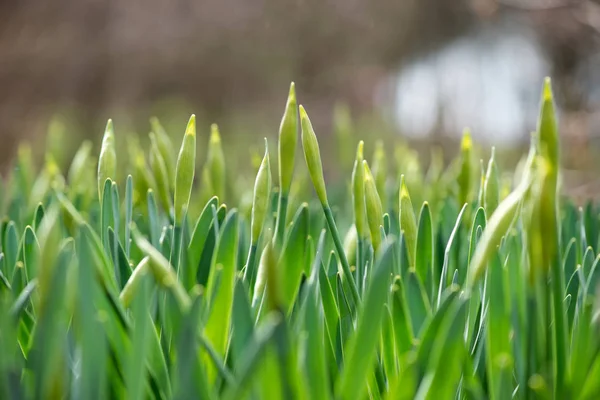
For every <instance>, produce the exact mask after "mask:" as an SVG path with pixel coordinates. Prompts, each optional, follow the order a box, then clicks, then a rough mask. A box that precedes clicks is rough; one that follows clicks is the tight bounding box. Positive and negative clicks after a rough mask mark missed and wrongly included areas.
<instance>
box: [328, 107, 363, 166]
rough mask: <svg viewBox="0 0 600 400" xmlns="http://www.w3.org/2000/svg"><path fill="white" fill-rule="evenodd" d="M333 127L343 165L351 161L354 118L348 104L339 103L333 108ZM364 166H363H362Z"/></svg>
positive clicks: (339, 157)
mask: <svg viewBox="0 0 600 400" xmlns="http://www.w3.org/2000/svg"><path fill="white" fill-rule="evenodd" d="M333 128H334V131H335V136H336V139H337V145H338V152H337V153H338V161H339V162H340V163H342V165H346V163H347V162H351V160H350V159H349V157H351V152H352V143H351V140H352V118H351V116H350V109H349V108H348V105H346V104H342V103H337V104H336V105H335V107H334V110H333ZM361 168H362V166H361Z"/></svg>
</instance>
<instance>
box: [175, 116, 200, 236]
mask: <svg viewBox="0 0 600 400" xmlns="http://www.w3.org/2000/svg"><path fill="white" fill-rule="evenodd" d="M195 169H196V116H195V115H193V114H192V116H191V117H190V120H189V122H188V124H187V128H186V129H185V135H184V136H183V141H182V143H181V149H180V150H179V157H178V158H177V169H176V172H175V202H174V203H175V204H174V208H175V209H174V215H175V224H178V225H179V224H181V222H182V219H183V212H184V208H187V206H188V204H189V202H190V196H191V194H192V184H193V182H194V173H195Z"/></svg>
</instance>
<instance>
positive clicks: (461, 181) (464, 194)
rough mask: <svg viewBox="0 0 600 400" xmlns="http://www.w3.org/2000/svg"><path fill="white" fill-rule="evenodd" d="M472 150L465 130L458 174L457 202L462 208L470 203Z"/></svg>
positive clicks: (468, 134)
mask: <svg viewBox="0 0 600 400" xmlns="http://www.w3.org/2000/svg"><path fill="white" fill-rule="evenodd" d="M472 150H473V142H472V140H471V132H470V131H469V129H468V128H466V129H465V130H464V132H463V137H462V141H461V143H460V172H459V174H458V186H459V198H458V200H459V202H460V205H461V206H462V205H463V204H465V203H468V202H469V201H470V199H471V198H470V197H471V186H472V176H471V175H472V168H473V167H472V161H471V158H472Z"/></svg>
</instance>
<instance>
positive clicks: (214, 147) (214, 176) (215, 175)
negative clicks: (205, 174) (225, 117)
mask: <svg viewBox="0 0 600 400" xmlns="http://www.w3.org/2000/svg"><path fill="white" fill-rule="evenodd" d="M206 165H207V166H208V171H209V173H210V181H211V184H212V188H213V190H214V195H215V196H217V197H218V198H219V199H220V200H221V201H223V200H224V198H225V155H224V154H223V147H222V146H221V135H220V134H219V127H218V126H217V124H212V125H211V127H210V141H209V143H208V157H207V158H206Z"/></svg>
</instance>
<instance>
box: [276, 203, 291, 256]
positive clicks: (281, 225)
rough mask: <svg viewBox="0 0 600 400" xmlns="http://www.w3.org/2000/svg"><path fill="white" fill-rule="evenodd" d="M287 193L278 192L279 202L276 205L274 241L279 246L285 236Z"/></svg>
mask: <svg viewBox="0 0 600 400" xmlns="http://www.w3.org/2000/svg"><path fill="white" fill-rule="evenodd" d="M287 207H288V195H287V193H279V203H278V205H277V223H276V225H275V235H274V237H275V241H276V243H277V244H278V245H279V246H281V245H282V244H283V238H284V236H285V218H286V215H287Z"/></svg>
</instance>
